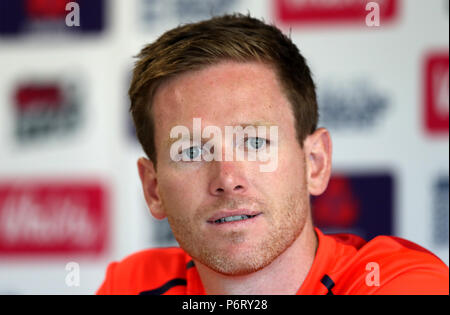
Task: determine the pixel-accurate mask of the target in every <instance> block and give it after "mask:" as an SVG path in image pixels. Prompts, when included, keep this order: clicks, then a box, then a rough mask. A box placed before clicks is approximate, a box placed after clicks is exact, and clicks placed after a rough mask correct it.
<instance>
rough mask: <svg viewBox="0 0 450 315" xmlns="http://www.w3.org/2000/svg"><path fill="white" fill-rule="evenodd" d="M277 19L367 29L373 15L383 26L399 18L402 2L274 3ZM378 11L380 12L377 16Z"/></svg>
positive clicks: (302, 0) (305, 0)
mask: <svg viewBox="0 0 450 315" xmlns="http://www.w3.org/2000/svg"><path fill="white" fill-rule="evenodd" d="M274 1H275V4H274V7H275V13H276V16H277V19H278V20H279V21H281V22H284V23H296V24H297V23H299V24H300V23H301V24H306V23H308V24H311V23H315V24H328V23H336V22H350V23H358V24H360V25H364V26H366V20H367V18H368V16H369V18H370V15H371V14H373V13H376V14H377V19H379V20H380V21H381V23H384V22H387V21H391V20H393V19H394V18H395V17H396V16H397V11H398V5H399V0H378V1H369V0H345V1H343V0H274ZM374 8H376V12H373V10H374Z"/></svg>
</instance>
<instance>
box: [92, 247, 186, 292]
mask: <svg viewBox="0 0 450 315" xmlns="http://www.w3.org/2000/svg"><path fill="white" fill-rule="evenodd" d="M188 260H189V257H188V256H187V254H186V253H185V252H184V251H183V250H182V249H181V248H177V247H171V248H155V249H147V250H143V251H139V252H136V253H134V254H132V255H129V256H127V257H126V258H124V259H123V260H121V261H118V262H112V263H110V264H109V265H108V268H107V271H106V277H105V280H104V282H103V284H102V286H101V287H100V288H99V290H98V291H97V294H139V293H140V292H142V291H145V290H149V289H151V288H154V287H158V286H160V285H162V284H164V283H165V282H167V281H168V280H171V279H175V278H183V277H185V274H186V264H187V262H188Z"/></svg>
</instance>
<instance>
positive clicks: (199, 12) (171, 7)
mask: <svg viewBox="0 0 450 315" xmlns="http://www.w3.org/2000/svg"><path fill="white" fill-rule="evenodd" d="M237 2H238V0H171V1H167V0H140V6H141V9H140V10H139V12H140V13H139V14H140V17H141V18H140V20H141V22H142V24H143V26H144V28H146V27H148V26H154V25H155V24H157V25H160V23H167V24H171V25H173V26H176V25H178V24H180V23H189V22H195V21H199V20H203V19H208V18H210V17H212V16H213V15H222V14H225V13H231V12H234V11H235V10H234V8H235V7H236V3H237Z"/></svg>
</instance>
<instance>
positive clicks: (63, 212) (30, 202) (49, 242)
mask: <svg viewBox="0 0 450 315" xmlns="http://www.w3.org/2000/svg"><path fill="white" fill-rule="evenodd" d="M106 221H107V220H106V207H105V191H104V189H103V188H102V187H101V186H99V185H97V184H93V183H66V182H61V183H60V182H50V183H48V182H32V183H28V182H27V183H13V184H9V183H6V184H5V183H0V254H33V253H36V254H46V253H51V254H67V253H71V254H93V253H94V254H98V253H100V252H102V251H103V250H104V248H105V243H106V240H107V222H106Z"/></svg>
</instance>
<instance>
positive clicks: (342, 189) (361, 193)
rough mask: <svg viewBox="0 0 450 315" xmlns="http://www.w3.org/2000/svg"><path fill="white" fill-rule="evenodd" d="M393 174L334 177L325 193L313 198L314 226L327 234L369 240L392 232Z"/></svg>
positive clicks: (337, 175) (336, 175) (338, 175)
mask: <svg viewBox="0 0 450 315" xmlns="http://www.w3.org/2000/svg"><path fill="white" fill-rule="evenodd" d="M393 194H394V192H393V179H392V176H391V175H390V174H367V175H345V174H343V175H340V174H335V175H333V176H332V178H331V180H330V182H329V184H328V188H327V190H326V191H325V193H324V194H322V195H321V196H318V197H313V198H312V203H311V204H312V210H313V218H314V224H315V225H316V226H317V227H319V228H320V229H322V231H324V232H326V233H343V232H347V233H354V234H357V235H359V236H361V237H363V238H365V239H366V240H369V239H371V238H373V237H375V236H377V235H389V234H391V233H392V215H393V211H394V209H393Z"/></svg>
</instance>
